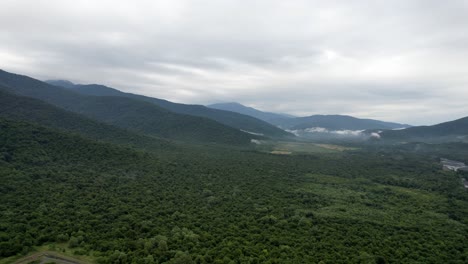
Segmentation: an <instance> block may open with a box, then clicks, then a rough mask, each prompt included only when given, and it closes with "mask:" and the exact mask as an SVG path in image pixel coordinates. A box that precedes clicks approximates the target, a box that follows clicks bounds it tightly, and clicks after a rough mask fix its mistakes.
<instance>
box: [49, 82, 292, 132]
mask: <svg viewBox="0 0 468 264" xmlns="http://www.w3.org/2000/svg"><path fill="white" fill-rule="evenodd" d="M48 82H49V83H51V84H54V85H58V86H63V87H66V88H69V89H72V90H73V91H75V92H78V93H80V94H85V95H93V96H120V97H127V98H132V99H137V100H142V101H146V102H150V103H153V104H155V105H158V106H160V107H162V108H164V109H168V110H170V111H172V112H175V113H179V114H186V115H192V116H199V117H205V118H209V119H212V120H215V121H217V122H219V123H222V124H224V125H227V126H230V127H233V128H237V129H241V130H243V131H249V132H254V133H258V134H263V135H266V136H270V137H284V136H291V135H290V134H289V133H287V132H285V131H284V130H281V129H279V128H277V127H275V126H273V125H271V124H269V123H267V122H264V121H262V120H259V119H256V118H253V117H251V116H248V115H243V114H239V113H233V112H230V111H224V110H218V109H212V108H208V107H205V106H202V105H186V104H178V103H173V102H169V101H166V100H162V99H158V98H153V97H147V96H143V95H137V94H131V93H124V92H122V91H119V90H117V89H114V88H110V87H107V86H104V85H98V84H89V85H78V84H77V85H73V86H71V85H70V82H68V81H48Z"/></svg>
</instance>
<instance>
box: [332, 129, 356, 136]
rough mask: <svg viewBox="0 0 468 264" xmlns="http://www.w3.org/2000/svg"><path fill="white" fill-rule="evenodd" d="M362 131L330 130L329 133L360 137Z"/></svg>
mask: <svg viewBox="0 0 468 264" xmlns="http://www.w3.org/2000/svg"><path fill="white" fill-rule="evenodd" d="M363 131H364V130H332V131H330V133H333V134H338V135H344V136H360V135H361V134H362V132H363Z"/></svg>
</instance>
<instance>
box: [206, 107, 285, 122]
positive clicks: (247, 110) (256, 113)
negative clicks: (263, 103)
mask: <svg viewBox="0 0 468 264" xmlns="http://www.w3.org/2000/svg"><path fill="white" fill-rule="evenodd" d="M208 107H210V108H214V109H219V110H225V111H231V112H236V113H240V114H244V115H249V116H252V117H255V118H258V119H261V120H263V121H266V122H270V121H271V120H274V119H281V118H292V117H294V116H292V115H287V114H276V113H271V112H263V111H260V110H257V109H255V108H252V107H248V106H245V105H242V104H239V103H235V102H231V103H219V104H211V105H208Z"/></svg>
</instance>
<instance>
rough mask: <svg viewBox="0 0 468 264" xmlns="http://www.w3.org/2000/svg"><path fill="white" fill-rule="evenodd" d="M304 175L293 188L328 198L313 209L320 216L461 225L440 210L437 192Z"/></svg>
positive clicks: (441, 202) (441, 203)
mask: <svg viewBox="0 0 468 264" xmlns="http://www.w3.org/2000/svg"><path fill="white" fill-rule="evenodd" d="M306 179H307V180H306V184H305V185H304V186H303V187H301V188H300V189H296V190H295V192H298V193H301V194H309V195H314V196H316V197H319V199H320V200H323V201H327V205H326V206H322V207H320V208H316V209H314V210H313V213H314V215H316V216H319V217H326V218H341V219H353V220H356V221H369V222H373V223H375V224H381V225H391V226H399V227H416V226H421V225H423V226H425V227H428V228H430V227H431V226H439V225H450V226H453V228H459V227H461V226H460V223H458V222H456V221H453V220H451V219H449V217H448V216H447V214H446V213H443V212H439V208H443V207H445V206H446V203H447V202H448V201H447V198H445V197H444V196H442V195H439V194H436V193H431V192H427V191H423V190H416V189H410V188H403V187H396V186H390V185H383V184H378V183H374V182H372V181H370V180H369V179H363V178H362V179H360V178H358V179H348V178H341V177H336V176H330V175H320V174H308V175H307V176H306ZM465 206H468V203H465Z"/></svg>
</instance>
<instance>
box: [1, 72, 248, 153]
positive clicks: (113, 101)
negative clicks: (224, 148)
mask: <svg viewBox="0 0 468 264" xmlns="http://www.w3.org/2000/svg"><path fill="white" fill-rule="evenodd" d="M0 84H3V89H6V90H7V91H8V92H11V93H14V94H17V95H22V96H27V97H33V98H36V99H39V100H43V101H45V102H47V103H50V104H53V105H55V106H58V107H61V108H63V109H66V110H69V111H73V112H76V113H79V114H83V115H85V116H87V117H90V118H93V119H95V120H99V121H102V122H105V123H108V124H111V125H115V126H118V127H120V128H124V129H129V130H133V131H136V132H140V133H145V134H147V135H154V136H160V137H165V138H172V139H178V140H185V141H197V142H214V143H223V144H249V142H250V139H251V138H252V136H251V135H249V134H247V133H244V132H242V131H239V130H237V129H234V128H231V127H228V126H225V125H223V124H220V123H218V122H215V121H213V120H210V119H207V118H201V117H195V116H190V115H182V114H177V113H173V112H171V111H169V110H167V109H163V108H161V107H158V106H156V105H154V104H151V103H148V102H143V101H141V100H135V99H131V98H125V97H115V96H101V97H98V96H86V95H82V94H79V93H76V92H74V91H71V90H70V89H65V88H61V87H57V86H54V85H50V84H47V83H44V82H41V81H38V80H35V79H33V78H30V77H27V76H23V75H16V74H12V73H8V72H5V71H0Z"/></svg>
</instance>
